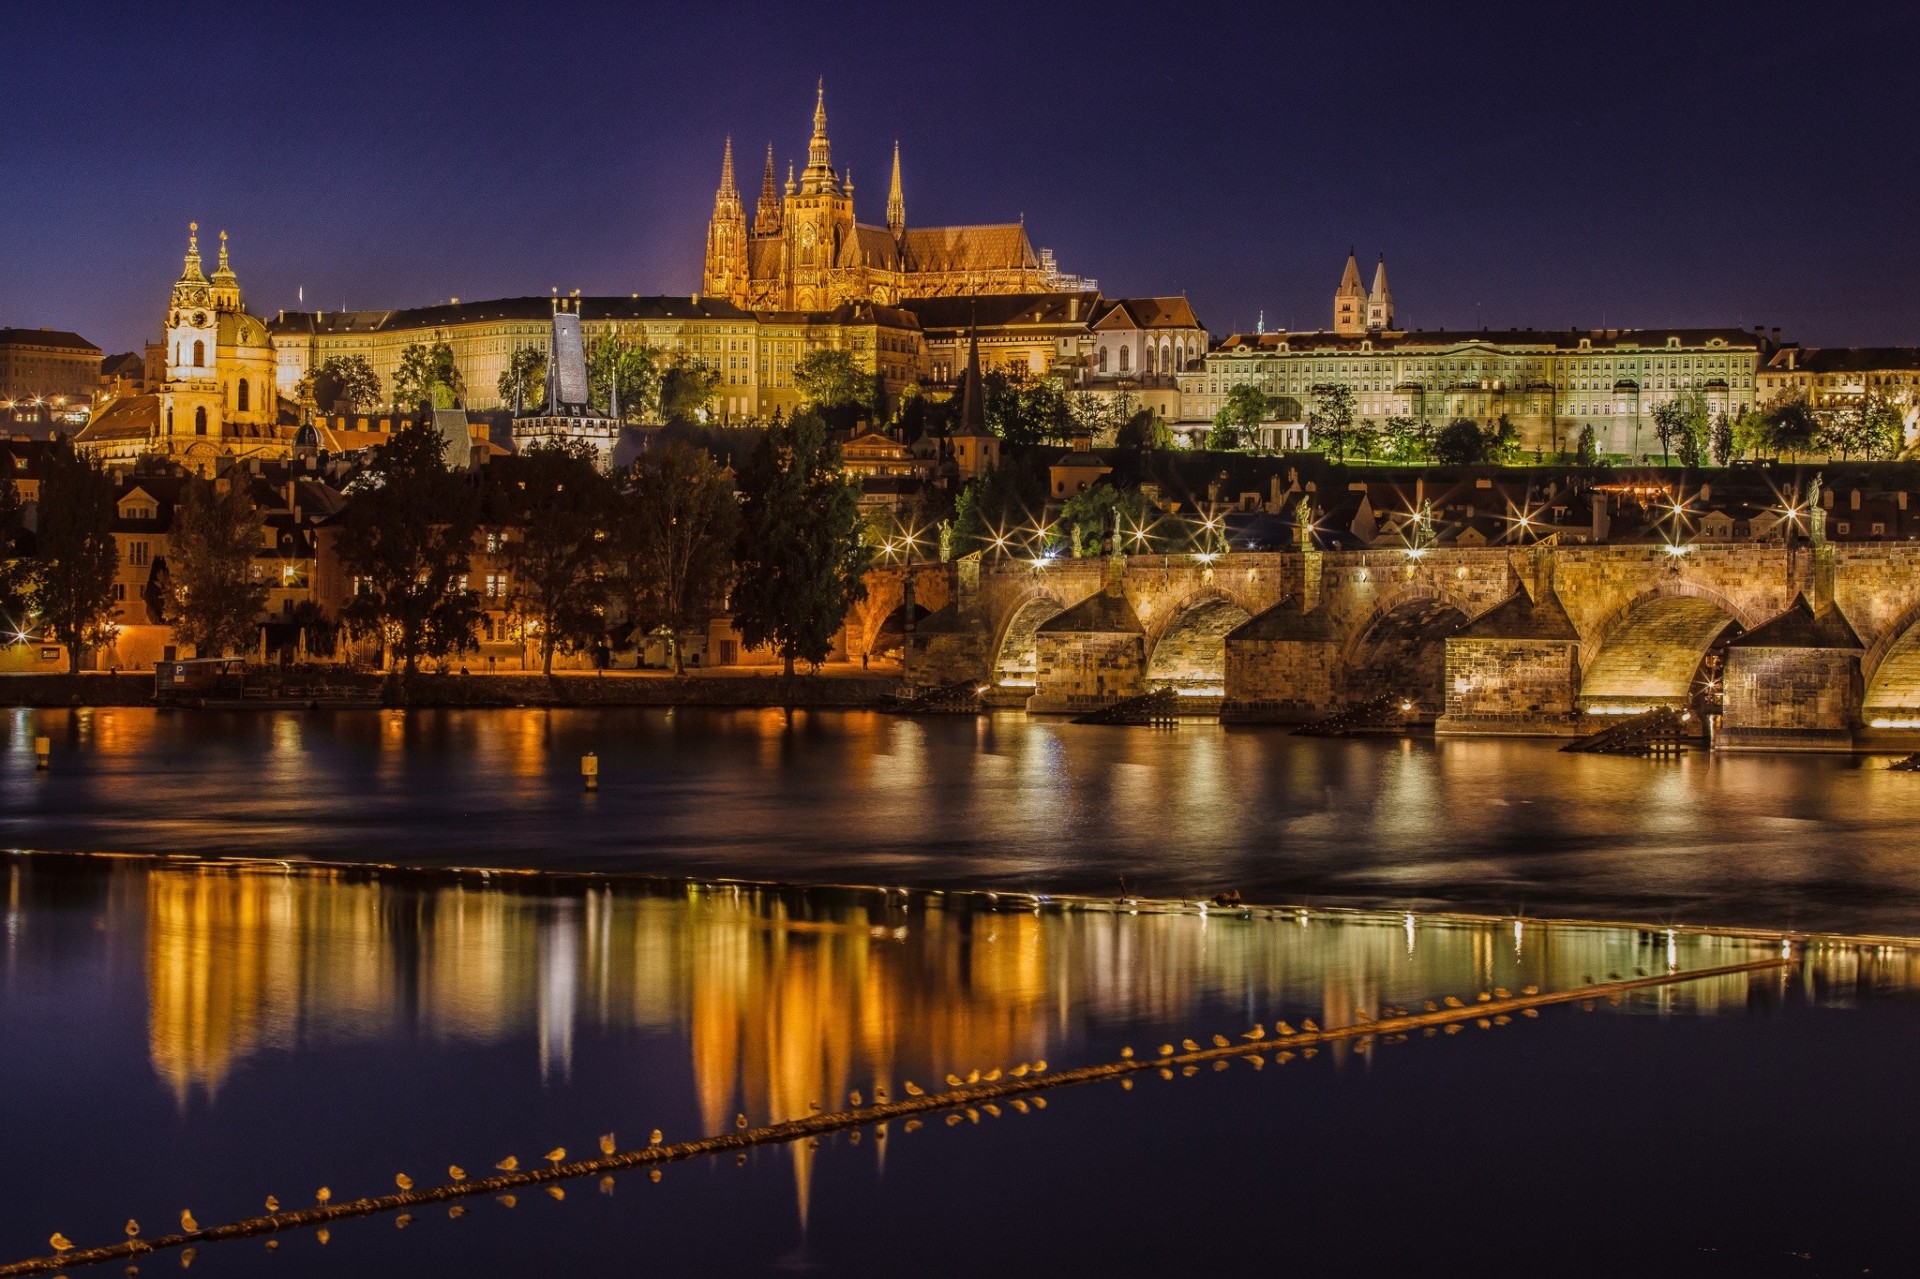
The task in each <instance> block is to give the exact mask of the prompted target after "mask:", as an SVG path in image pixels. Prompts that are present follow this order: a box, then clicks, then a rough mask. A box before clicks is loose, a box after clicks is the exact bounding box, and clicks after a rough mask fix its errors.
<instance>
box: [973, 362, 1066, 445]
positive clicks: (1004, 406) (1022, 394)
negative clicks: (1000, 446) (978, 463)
mask: <svg viewBox="0 0 1920 1279" xmlns="http://www.w3.org/2000/svg"><path fill="white" fill-rule="evenodd" d="M981 381H982V383H983V384H984V390H985V392H986V395H985V399H986V405H985V408H986V416H987V429H988V430H990V431H992V432H993V433H994V434H995V435H998V436H999V437H1000V438H1001V439H1003V440H1006V441H1007V442H1008V443H1009V444H1048V443H1054V444H1057V443H1061V442H1063V441H1065V440H1067V439H1069V438H1070V437H1071V436H1072V435H1073V431H1074V428H1075V426H1076V424H1077V420H1076V418H1075V416H1074V405H1073V402H1072V401H1071V400H1070V399H1069V398H1068V396H1067V393H1066V390H1065V389H1064V388H1063V387H1062V386H1061V385H1060V384H1059V383H1058V382H1056V381H1054V380H1053V379H1051V378H1039V379H1034V378H1029V377H1027V376H1026V375H1025V374H1019V373H1002V372H999V371H995V372H992V373H989V374H987V375H986V376H985V377H984V378H982V379H981Z"/></svg>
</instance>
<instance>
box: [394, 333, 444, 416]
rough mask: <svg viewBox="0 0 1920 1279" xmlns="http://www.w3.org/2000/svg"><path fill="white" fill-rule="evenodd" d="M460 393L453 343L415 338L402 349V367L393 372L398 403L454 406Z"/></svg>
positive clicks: (395, 398)
mask: <svg viewBox="0 0 1920 1279" xmlns="http://www.w3.org/2000/svg"><path fill="white" fill-rule="evenodd" d="M459 395H460V369H459V368H458V366H456V365H455V364H454V362H453V348H452V347H451V346H448V345H447V344H446V343H445V342H435V343H433V344H432V345H431V346H429V345H427V344H426V343H424V342H414V343H411V344H409V345H407V346H405V347H403V348H402V349H401V351H400V367H399V368H398V369H397V370H396V371H395V372H394V375H393V399H394V402H395V403H396V404H402V405H407V406H414V405H422V404H431V405H432V406H434V407H435V408H443V409H444V408H452V407H453V402H454V401H455V400H456V399H458V398H459Z"/></svg>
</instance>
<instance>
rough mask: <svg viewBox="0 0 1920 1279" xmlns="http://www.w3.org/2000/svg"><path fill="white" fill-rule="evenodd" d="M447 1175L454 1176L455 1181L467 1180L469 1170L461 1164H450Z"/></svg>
mask: <svg viewBox="0 0 1920 1279" xmlns="http://www.w3.org/2000/svg"><path fill="white" fill-rule="evenodd" d="M447 1176H449V1177H451V1178H453V1179H454V1180H455V1181H465V1180H466V1179H467V1170H466V1169H465V1168H462V1167H461V1166H460V1165H459V1164H448V1165H447Z"/></svg>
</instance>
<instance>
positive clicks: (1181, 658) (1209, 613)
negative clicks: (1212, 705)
mask: <svg viewBox="0 0 1920 1279" xmlns="http://www.w3.org/2000/svg"><path fill="white" fill-rule="evenodd" d="M1252 617H1253V614H1252V612H1251V611H1249V610H1248V608H1247V606H1246V604H1244V603H1243V602H1242V601H1240V600H1238V599H1236V598H1234V597H1233V596H1232V595H1231V594H1229V593H1227V592H1225V591H1220V590H1211V591H1203V592H1201V593H1200V594H1197V595H1193V596H1189V597H1188V598H1187V599H1185V600H1182V601H1181V602H1180V603H1179V604H1177V605H1175V606H1174V607H1173V608H1172V609H1171V610H1169V612H1168V614H1167V621H1166V624H1165V625H1164V626H1162V627H1161V628H1160V630H1159V633H1158V634H1157V635H1156V636H1155V637H1154V640H1153V644H1152V646H1151V648H1150V649H1149V651H1148V654H1147V687H1149V688H1175V689H1188V690H1192V691H1195V692H1208V693H1223V692H1225V690H1226V687H1227V632H1228V631H1231V630H1233V629H1234V628H1235V627H1236V626H1239V625H1240V624H1241V623H1243V622H1246V621H1249V620H1250V619H1251V618H1252Z"/></svg>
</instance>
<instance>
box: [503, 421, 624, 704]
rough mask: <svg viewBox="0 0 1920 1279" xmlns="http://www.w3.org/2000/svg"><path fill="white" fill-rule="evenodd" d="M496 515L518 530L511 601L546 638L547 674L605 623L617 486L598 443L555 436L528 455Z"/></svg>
mask: <svg viewBox="0 0 1920 1279" xmlns="http://www.w3.org/2000/svg"><path fill="white" fill-rule="evenodd" d="M510 475H511V476H512V481H511V483H509V484H507V485H506V486H504V487H503V488H501V489H500V490H498V491H499V492H500V493H502V494H503V495H504V499H505V500H504V502H503V503H502V504H501V505H502V507H503V509H500V510H498V511H497V512H495V514H496V515H497V516H498V517H499V518H500V519H501V520H502V522H504V523H506V524H508V525H510V526H511V527H512V528H513V529H514V530H515V532H516V533H517V534H518V536H516V537H514V538H512V539H511V540H510V541H509V542H508V543H507V547H508V563H509V565H510V567H509V570H508V573H509V577H508V580H509V581H510V582H511V583H512V586H511V589H510V591H509V595H508V601H509V607H510V608H511V609H512V610H513V612H514V614H515V616H516V617H518V618H519V619H520V622H521V626H522V628H523V630H524V631H526V632H529V633H531V634H533V635H535V636H537V637H538V641H539V645H540V673H541V674H543V675H551V674H553V655H554V653H555V652H556V651H558V650H561V649H565V650H567V651H569V652H571V651H574V650H575V649H578V648H581V647H584V646H585V645H587V644H589V643H591V642H592V641H593V640H594V639H595V638H597V637H598V636H599V635H600V634H601V633H602V632H603V631H604V630H605V629H606V627H605V615H606V586H605V578H604V575H603V572H602V568H603V565H604V560H605V553H606V549H607V548H606V546H605V545H604V533H605V529H606V526H607V520H608V517H609V515H610V514H611V511H612V487H611V485H610V484H609V482H608V480H607V478H606V477H605V476H603V475H602V474H601V473H600V466H599V461H598V457H597V454H596V453H595V451H594V448H593V446H592V445H590V444H585V443H582V442H577V441H571V440H567V441H559V440H555V441H549V442H542V443H538V444H535V445H533V446H532V447H531V448H529V449H527V451H526V452H524V453H522V454H521V455H520V462H519V465H517V466H515V467H514V468H513V470H512V471H511V472H510Z"/></svg>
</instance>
